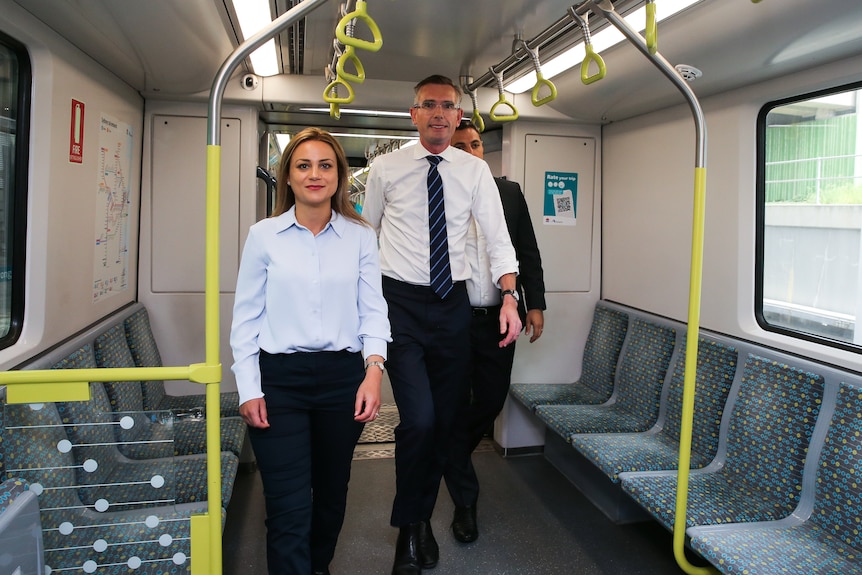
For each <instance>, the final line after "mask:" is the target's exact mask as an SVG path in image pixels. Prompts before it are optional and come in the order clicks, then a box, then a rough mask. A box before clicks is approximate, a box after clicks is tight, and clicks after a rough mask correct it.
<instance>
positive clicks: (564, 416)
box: [536, 318, 676, 441]
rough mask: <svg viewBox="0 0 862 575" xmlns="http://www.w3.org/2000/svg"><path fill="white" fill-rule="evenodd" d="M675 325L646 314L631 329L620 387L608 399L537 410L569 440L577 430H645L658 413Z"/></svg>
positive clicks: (603, 431)
mask: <svg viewBox="0 0 862 575" xmlns="http://www.w3.org/2000/svg"><path fill="white" fill-rule="evenodd" d="M675 343H676V330H675V329H673V328H672V327H665V326H661V325H658V324H655V323H651V322H647V321H644V320H642V319H639V318H638V319H635V320H634V322H633V323H632V326H631V328H630V329H629V334H628V337H627V342H626V349H625V351H624V352H623V354H622V359H621V361H620V369H619V375H618V376H617V383H616V390H615V391H614V396H613V397H612V400H611V402H609V403H607V404H604V405H539V406H538V407H537V408H536V415H537V416H538V417H539V419H541V420H542V421H543V422H544V423H545V424H546V425H547V426H548V428H549V429H551V430H553V431H554V432H556V433H557V434H559V435H560V436H561V437H563V438H565V439H566V441H571V436H572V435H573V434H575V433H619V432H635V431H646V430H647V429H649V428H650V427H652V426H653V424H655V422H656V419H657V418H658V412H659V403H660V399H661V388H662V384H663V383H664V380H665V376H666V374H667V370H668V365H669V364H670V359H671V356H672V355H673V349H674V345H675Z"/></svg>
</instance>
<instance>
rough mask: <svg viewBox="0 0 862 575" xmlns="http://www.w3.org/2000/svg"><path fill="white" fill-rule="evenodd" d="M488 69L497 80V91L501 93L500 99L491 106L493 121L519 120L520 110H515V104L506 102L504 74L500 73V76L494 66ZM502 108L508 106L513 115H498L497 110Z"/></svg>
mask: <svg viewBox="0 0 862 575" xmlns="http://www.w3.org/2000/svg"><path fill="white" fill-rule="evenodd" d="M488 69H489V70H491V75H492V76H494V78H495V79H496V80H497V91H498V92H499V93H500V98H499V99H498V100H497V102H496V103H495V104H494V105H493V106H491V119H492V120H494V121H495V122H511V121H513V120H517V119H518V109H517V108H515V105H514V104H513V103H511V102H507V101H506V95H505V94H504V93H503V73H502V72H500V73H499V74H498V73H497V72H496V71H495V70H494V67H493V66H491V67H490V68H488ZM500 106H508V107H509V108H510V109H511V110H512V113H511V114H509V115H508V116H507V115H503V114H497V108H498V107H500Z"/></svg>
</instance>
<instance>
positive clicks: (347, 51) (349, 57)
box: [335, 46, 365, 84]
mask: <svg viewBox="0 0 862 575" xmlns="http://www.w3.org/2000/svg"><path fill="white" fill-rule="evenodd" d="M347 62H352V63H353V66H354V68H356V74H351V73H350V72H348V71H347V70H345V68H344V66H345V64H347ZM335 70H336V72H338V77H339V78H341V79H343V80H347V81H350V82H355V83H357V84H361V83H363V82H364V81H365V67H364V66H363V65H362V62H360V61H359V58H358V57H357V56H356V48H354V47H353V46H346V47H345V48H344V52H342V53H341V56H339V57H338V62H337V63H336V64H335Z"/></svg>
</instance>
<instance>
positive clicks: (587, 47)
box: [569, 6, 608, 85]
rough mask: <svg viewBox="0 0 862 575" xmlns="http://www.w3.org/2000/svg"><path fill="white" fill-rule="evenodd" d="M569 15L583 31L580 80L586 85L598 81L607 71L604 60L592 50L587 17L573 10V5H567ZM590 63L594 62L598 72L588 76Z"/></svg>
mask: <svg viewBox="0 0 862 575" xmlns="http://www.w3.org/2000/svg"><path fill="white" fill-rule="evenodd" d="M569 16H571V17H572V18H573V19H574V20H575V21H577V22H578V25H579V26H580V27H581V30H583V31H584V51H585V52H586V56H584V61H583V62H581V82H583V83H584V84H587V85H589V84H592V83H593V82H598V81H599V80H601V79H602V78H604V77H605V75H606V74H607V73H608V69H607V67H606V66H605V61H604V60H602V57H601V56H599V55H598V54H597V53H596V52H595V50H593V43H592V41H591V40H590V24H589V21H588V17H587V15H586V14H584V15H583V17H582V16H581V15H580V14H578V13H577V12H576V11H575V8H574V7H573V6H570V7H569ZM591 63H595V64H596V66H597V67H598V72H596V73H595V74H593V75H592V76H590V64H591Z"/></svg>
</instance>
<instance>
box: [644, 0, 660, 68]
mask: <svg viewBox="0 0 862 575" xmlns="http://www.w3.org/2000/svg"><path fill="white" fill-rule="evenodd" d="M646 45H647V49H648V50H649V53H650V54H651V55H653V56H655V53H656V52H657V51H658V30H657V28H656V23H655V0H647V4H646Z"/></svg>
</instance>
